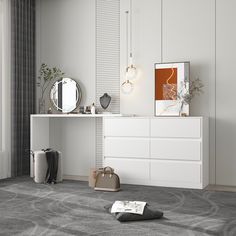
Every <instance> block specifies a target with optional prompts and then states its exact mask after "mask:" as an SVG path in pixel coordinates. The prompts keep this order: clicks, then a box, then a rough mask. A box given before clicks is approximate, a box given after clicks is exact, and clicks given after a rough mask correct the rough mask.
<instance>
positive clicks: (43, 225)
mask: <svg viewBox="0 0 236 236" xmlns="http://www.w3.org/2000/svg"><path fill="white" fill-rule="evenodd" d="M115 200H141V201H147V202H148V203H149V204H150V205H152V206H153V208H155V209H159V210H162V211H164V215H165V218H164V219H161V220H151V221H142V222H130V223H120V222H118V221H116V220H115V219H114V218H113V216H111V215H110V214H108V213H106V212H105V210H104V209H103V206H104V205H106V204H109V203H111V202H113V201H115ZM0 235H1V236H3V235H4V236H6V235H11V236H12V235H24V236H27V235H37V236H39V235H56V236H60V235H80V236H83V235H100V236H106V235H112V236H118V235H122V236H133V235H134V236H139V235H140V236H146V235H147V236H152V235H174V236H176V235H180V236H185V235H220V236H223V235H231V236H233V235H236V193H229V192H214V191H200V190H186V189H174V188H160V187H148V186H134V185H122V191H121V192H118V193H109V192H95V191H94V190H93V189H91V188H89V187H88V186H87V183H86V182H79V181H64V182H63V183H61V184H57V185H42V184H35V183H33V181H32V180H31V179H29V178H17V179H9V180H3V181H0Z"/></svg>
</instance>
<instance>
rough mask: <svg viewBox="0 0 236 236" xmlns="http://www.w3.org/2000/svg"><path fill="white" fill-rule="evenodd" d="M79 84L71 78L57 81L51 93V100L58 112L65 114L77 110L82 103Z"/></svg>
mask: <svg viewBox="0 0 236 236" xmlns="http://www.w3.org/2000/svg"><path fill="white" fill-rule="evenodd" d="M81 97H82V93H81V88H80V86H79V84H78V83H77V82H76V81H75V80H73V79H71V78H62V79H60V80H57V81H56V82H55V83H54V84H53V86H52V88H51V91H50V100H51V102H52V104H53V106H54V107H55V108H56V110H57V111H61V112H63V113H68V112H72V111H73V110H75V109H76V108H77V107H78V106H79V104H80V101H81Z"/></svg>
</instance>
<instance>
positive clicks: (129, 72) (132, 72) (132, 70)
mask: <svg viewBox="0 0 236 236" xmlns="http://www.w3.org/2000/svg"><path fill="white" fill-rule="evenodd" d="M136 76H137V69H136V67H135V66H134V65H133V64H131V65H129V66H128V67H127V68H126V71H125V77H126V79H127V80H133V79H135V77H136Z"/></svg>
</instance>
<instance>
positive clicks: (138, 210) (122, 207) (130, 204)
mask: <svg viewBox="0 0 236 236" xmlns="http://www.w3.org/2000/svg"><path fill="white" fill-rule="evenodd" d="M146 204H147V203H146V202H140V201H115V202H114V204H113V205H112V208H111V213H117V212H127V213H134V214H139V215H142V214H143V211H144V207H145V206H146Z"/></svg>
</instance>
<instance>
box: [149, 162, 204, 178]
mask: <svg viewBox="0 0 236 236" xmlns="http://www.w3.org/2000/svg"><path fill="white" fill-rule="evenodd" d="M151 179H152V180H157V181H167V182H173V183H176V182H185V183H186V182H188V183H201V164H199V163H185V162H177V161H154V160H153V161H151Z"/></svg>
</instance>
